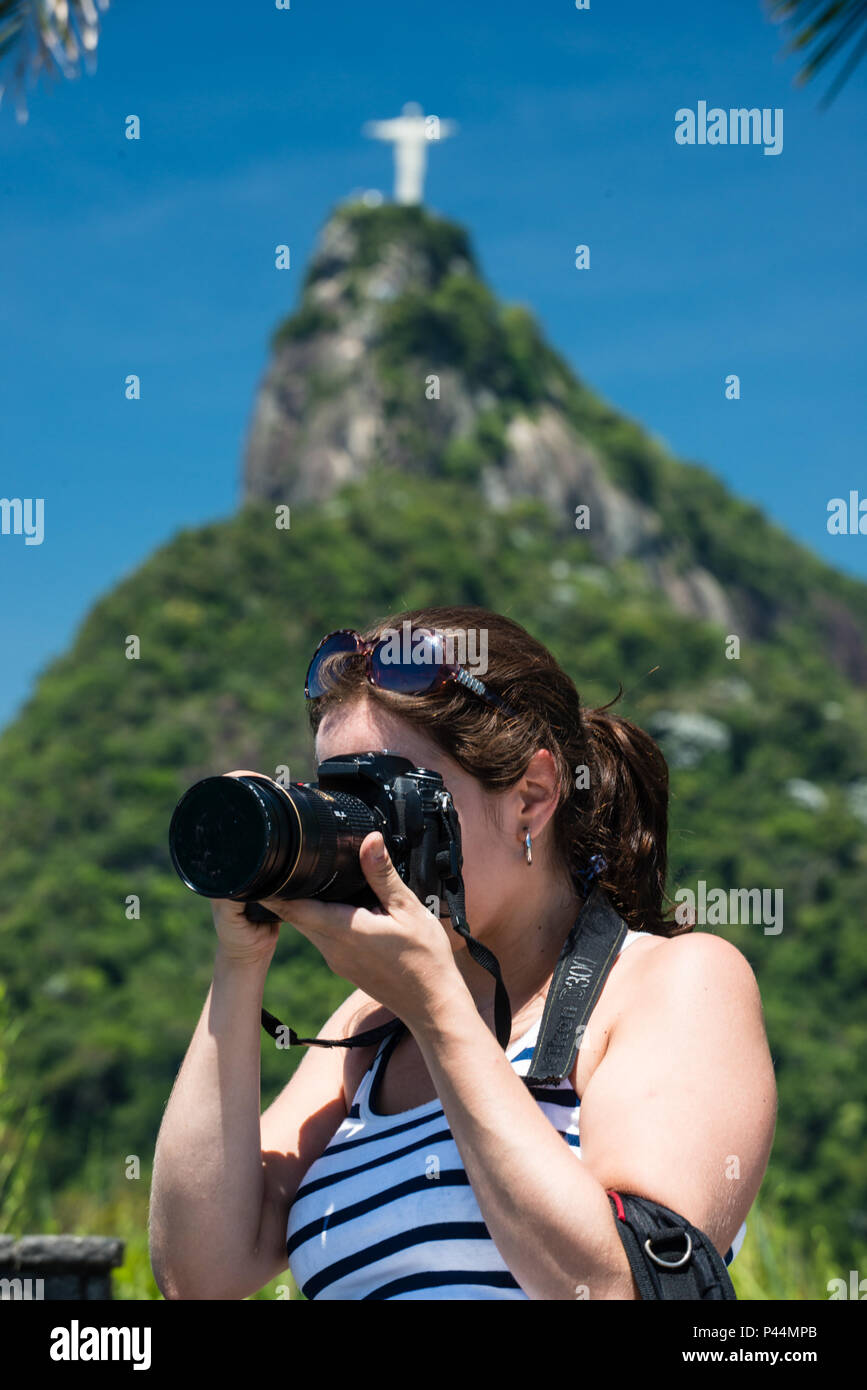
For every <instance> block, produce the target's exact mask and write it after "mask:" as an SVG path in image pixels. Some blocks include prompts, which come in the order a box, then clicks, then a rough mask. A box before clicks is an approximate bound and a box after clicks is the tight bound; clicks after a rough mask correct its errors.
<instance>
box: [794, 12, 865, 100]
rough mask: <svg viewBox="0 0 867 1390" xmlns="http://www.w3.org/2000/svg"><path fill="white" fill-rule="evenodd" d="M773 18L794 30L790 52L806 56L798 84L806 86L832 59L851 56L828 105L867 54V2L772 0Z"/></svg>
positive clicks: (840, 73) (836, 83)
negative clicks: (866, 53)
mask: <svg viewBox="0 0 867 1390" xmlns="http://www.w3.org/2000/svg"><path fill="white" fill-rule="evenodd" d="M770 5H771V17H772V18H773V19H775V20H778V21H782V22H783V23H787V24H788V25H789V26H790V28H791V29H793V30H794V36H793V38H792V41H791V43H790V44H789V47H788V51H789V52H790V53H802V54H806V57H807V60H806V62H805V63H804V65H803V67H802V68H801V70H800V72H799V73H798V76H797V78H796V81H797V82H798V83H799V85H801V86H803V85H804V84H805V83H806V82H809V81H810V80H811V79H812V78H813V77H815V76H816V74H817V73H818V72H820V71H821V70H822V69H823V68H824V67H826V65H827V64H828V63H829V62H831V60H832V59H837V58H839V57H841V56H842V55H843V54H844V53H845V52H847V50H848V57H847V58H846V61H845V62H844V63H843V66H842V68H841V69H840V70H839V72H838V73H837V76H836V78H835V79H834V81H833V83H832V84H831V87H830V88H829V89H828V91H827V93H826V94H825V98H824V100H823V103H822V105H823V106H827V105H828V103H829V102H831V101H833V99H834V97H835V96H836V95H837V93H838V92H839V90H840V88H841V87H842V86H843V84H844V82H846V81H847V79H848V78H849V77H850V76H851V75H852V73H853V72H854V70H855V68H856V67H857V66H858V63H859V62H860V61H861V59H862V58H863V56H864V54H865V52H867V0H770Z"/></svg>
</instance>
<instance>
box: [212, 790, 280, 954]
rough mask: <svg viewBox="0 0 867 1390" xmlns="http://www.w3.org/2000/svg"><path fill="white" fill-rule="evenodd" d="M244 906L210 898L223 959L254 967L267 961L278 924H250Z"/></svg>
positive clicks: (277, 932) (275, 945)
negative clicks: (259, 962)
mask: <svg viewBox="0 0 867 1390" xmlns="http://www.w3.org/2000/svg"><path fill="white" fill-rule="evenodd" d="M226 776H227V777H261V776H262V773H261V772H251V771H250V769H249V768H240V769H238V770H236V771H235V772H227V773H226ZM246 906H247V904H246V903H239V902H235V901H234V899H232V898H212V899H211V910H212V912H213V914H214V928H215V930H216V933H217V937H218V940H219V943H220V946H219V949H220V953H221V955H222V956H223V957H224V959H226V960H229V961H233V962H238V963H239V964H241V965H250V964H255V963H256V962H257V961H266V962H270V960H271V957H272V956H273V954H274V951H275V949H276V947H277V939H278V937H279V935H280V923H279V922H250V921H248V920H247V918H246V917H245V916H244V910H245V908H246Z"/></svg>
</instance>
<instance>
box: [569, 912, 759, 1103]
mask: <svg viewBox="0 0 867 1390" xmlns="http://www.w3.org/2000/svg"><path fill="white" fill-rule="evenodd" d="M663 999H668V1000H672V1001H675V1000H676V1001H677V1005H678V1008H682V1007H688V1006H689V1005H690V1004H695V1005H700V1006H701V1009H702V1011H703V1012H705V1013H707V1014H710V1013H714V1012H716V1011H720V1012H724V1013H730V1012H731V1006H732V1002H733V1001H735V1000H737V1003H738V1010H739V1012H743V1011H744V1010H745V1009H746V1010H747V1011H748V1012H750V1013H757V1014H758V1016H760V1013H761V1003H760V1000H759V994H758V987H757V984H756V979H755V976H754V974H753V971H752V968H751V966H750V964H749V962H748V961H747V959H746V957H745V956H744V955H743V954H742V953H741V952H740V951H739V950H738V949H737V947H736V946H733V945H732V944H731V942H730V941H726V940H725V939H724V938H723V937H719V936H713V935H711V933H709V932H694V931H693V932H685V933H680V934H678V935H677V936H658V935H657V934H656V933H655V932H633V933H632V934H631V935H630V936H629V938H627V942H626V943H625V945H624V948H623V949H621V952H620V955H619V956H618V959H617V961H616V963H615V965H614V968H613V969H612V970H611V972H610V974H609V976H608V978H607V979H606V981H605V985H604V988H603V990H602V993H601V994H600V996H599V1000H598V1002H597V1004H596V1007H595V1009H594V1010H593V1013H592V1015H591V1018H590V1021H589V1023H588V1025H587V1032H586V1034H585V1039H584V1042H583V1043H582V1046H581V1048H580V1050H579V1052H578V1057H577V1059H576V1063H575V1067H574V1070H573V1074H572V1083H573V1086H574V1087H575V1088H576V1092H577V1094H578V1095H579V1096H581V1095H583V1093H584V1090H585V1088H586V1086H587V1085H588V1083H589V1080H590V1078H591V1076H592V1075H593V1073H594V1072H595V1070H596V1068H597V1067H598V1065H599V1063H600V1062H601V1061H602V1059H603V1057H604V1056H605V1054H606V1052H607V1051H608V1048H609V1047H610V1045H611V1044H612V1042H613V1041H614V1039H615V1037H618V1036H619V1033H620V1028H621V1025H623V1026H624V1027H625V1028H627V1030H628V1029H629V1025H630V1024H631V1023H632V1022H633V1021H634V1020H635V1019H636V1016H639V1015H640V1014H641V1012H642V1011H643V1010H645V1009H647V1008H648V1007H650V1008H654V1009H655V1008H656V1007H657V1006H658V1004H659V1001H660V1000H663Z"/></svg>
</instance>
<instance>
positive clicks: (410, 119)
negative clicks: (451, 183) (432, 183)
mask: <svg viewBox="0 0 867 1390" xmlns="http://www.w3.org/2000/svg"><path fill="white" fill-rule="evenodd" d="M456 130H457V126H456V124H455V122H454V121H441V120H440V119H439V117H438V116H425V115H424V114H423V112H422V109H421V107H420V106H419V104H418V102H415V101H408V102H407V103H406V106H404V108H403V114H402V115H400V116H396V117H395V118H394V119H393V120H391V121H368V122H367V124H366V125H365V126H364V130H363V133H364V134H365V135H371V136H373V138H374V139H375V140H390V141H391V142H392V144H393V145H394V197H395V201H396V202H398V203H420V202H421V197H422V192H423V190H424V176H425V169H426V167H427V147H428V145H429V144H430V143H431V142H432V141H433V140H441V139H443V138H444V137H445V136H449V135H453V134H454V132H455V131H456Z"/></svg>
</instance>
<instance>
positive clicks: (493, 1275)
mask: <svg viewBox="0 0 867 1390" xmlns="http://www.w3.org/2000/svg"><path fill="white" fill-rule="evenodd" d="M444 1284H461V1285H465V1284H475V1285H483V1286H484V1287H485V1288H492V1289H520V1287H521V1285H520V1284H519V1283H518V1281H517V1279H515V1278H513V1276H512V1275H511V1274H510V1273H509V1271H508V1270H507V1269H502V1270H501V1269H492V1270H470V1269H443V1270H439V1271H438V1272H437V1273H436V1274H406V1275H404V1277H403V1278H402V1279H392V1281H391V1283H390V1284H383V1286H382V1288H380V1289H374V1291H373V1293H366V1294H365V1295H364V1298H363V1299H362V1300H361V1302H362V1303H366V1302H368V1301H369V1300H370V1299H371V1298H393V1297H394V1295H395V1294H399V1293H411V1292H414V1291H415V1290H416V1289H441V1288H442V1287H443V1285H444Z"/></svg>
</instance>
